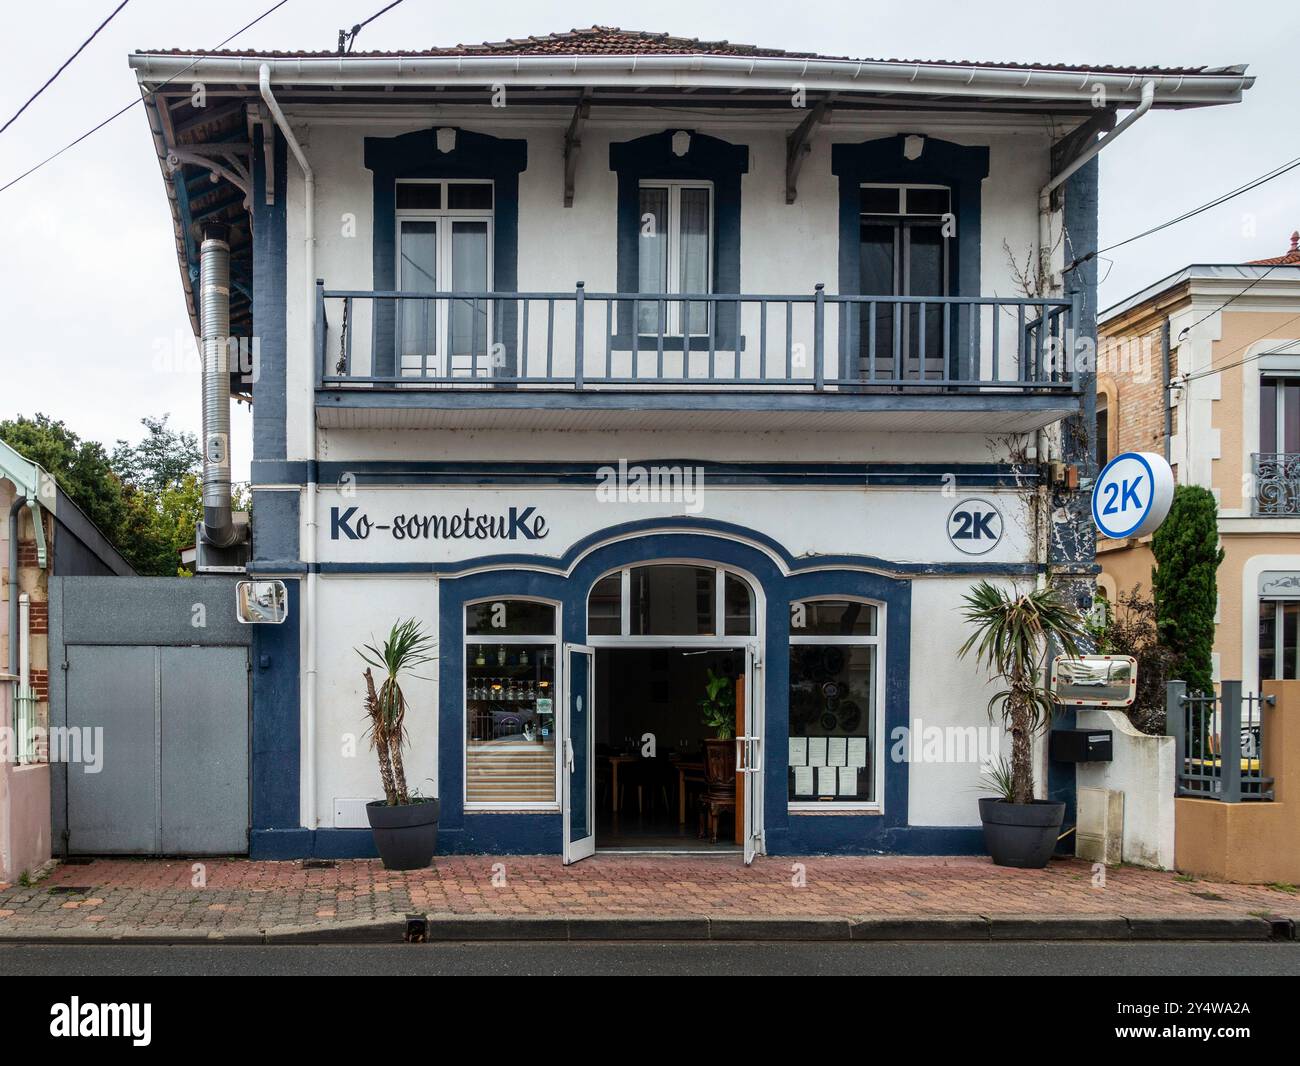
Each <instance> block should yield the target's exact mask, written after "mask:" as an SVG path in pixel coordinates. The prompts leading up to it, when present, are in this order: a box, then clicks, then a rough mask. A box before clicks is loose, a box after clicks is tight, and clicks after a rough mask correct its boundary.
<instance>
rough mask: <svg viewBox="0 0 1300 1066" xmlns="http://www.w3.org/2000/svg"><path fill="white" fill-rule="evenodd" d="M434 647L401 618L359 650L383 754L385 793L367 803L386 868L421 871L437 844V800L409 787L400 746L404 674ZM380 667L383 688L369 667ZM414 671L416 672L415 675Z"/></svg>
mask: <svg viewBox="0 0 1300 1066" xmlns="http://www.w3.org/2000/svg"><path fill="white" fill-rule="evenodd" d="M435 647H436V645H435V643H434V641H433V639H432V638H431V637H429V636H428V635H427V634H425V632H424V630H423V629H422V628H421V626H420V623H419V622H417V621H416V620H415V619H414V618H408V619H407V620H406V621H405V622H397V623H395V624H394V625H393V628H392V629H391V630H390V631H389V634H388V638H387V639H386V640H384V641H383V643H381V644H366V645H363V646H362V647H360V648H357V649H356V651H357V654H358V655H360V656H361V658H362V659H364V660H365V662H366V664H367V665H366V669H365V672H364V674H363V675H362V676H363V677H364V678H365V682H366V695H365V706H366V716H367V718H368V725H367V732H368V733H369V734H370V745H371V747H372V748H374V750H375V754H376V755H377V757H378V759H379V780H380V781H381V782H382V784H383V786H384V798H383V799H381V800H372V801H371V802H370V803H367V804H366V816H367V818H369V820H370V831H371V833H373V834H374V838H375V847H376V848H377V849H378V850H379V857H380V858H381V859H383V861H384V868H385V869H388V870H419V869H423V868H424V867H426V866H428V865H429V863H430V862H431V861H432V860H433V852H434V849H435V848H436V847H437V845H438V800H437V799H436V798H434V799H429V798H426V797H423V796H418V795H412V793H411V791H410V790H409V789H408V788H407V787H406V767H405V765H404V763H403V762H402V747H403V745H404V744H405V743H406V707H407V704H406V696H405V695H404V694H403V692H402V686H401V677H402V675H403V674H406V673H410V672H411V671H412V670H413V669H414V668H415V667H418V666H420V665H421V664H422V663H427V662H429V661H430V659H431V658H432V656H431V655H430V652H432V651H433V650H434V648H435ZM372 667H373V668H374V669H376V670H379V671H381V680H380V683H379V687H378V688H377V689H376V687H375V678H374V675H373V674H372V673H371V668H372ZM411 676H413V677H414V676H418V675H416V674H411Z"/></svg>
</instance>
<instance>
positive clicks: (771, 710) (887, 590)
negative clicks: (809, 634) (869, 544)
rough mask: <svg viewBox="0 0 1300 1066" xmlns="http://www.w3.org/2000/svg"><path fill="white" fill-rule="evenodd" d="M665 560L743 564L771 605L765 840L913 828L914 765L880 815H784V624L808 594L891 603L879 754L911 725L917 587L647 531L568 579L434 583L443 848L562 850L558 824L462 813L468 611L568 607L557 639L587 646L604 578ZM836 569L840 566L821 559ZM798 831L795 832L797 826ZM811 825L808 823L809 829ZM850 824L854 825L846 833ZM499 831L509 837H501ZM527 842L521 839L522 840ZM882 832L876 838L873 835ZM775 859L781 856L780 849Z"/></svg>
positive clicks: (827, 840) (510, 573) (847, 842)
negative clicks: (592, 596) (517, 602)
mask: <svg viewBox="0 0 1300 1066" xmlns="http://www.w3.org/2000/svg"><path fill="white" fill-rule="evenodd" d="M660 558H694V559H702V560H706V561H709V562H715V563H718V564H721V565H726V566H733V567H737V568H739V569H741V570H744V571H746V572H748V573H750V574H752V575H753V577H754V579H755V580H756V581H757V582H758V583H759V584H760V585H761V586H762V588H763V592H764V596H765V598H766V601H767V603H766V609H767V614H766V619H765V625H766V634H767V645H766V648H765V649H764V653H763V657H764V662H765V669H764V671H763V679H764V681H763V683H764V686H765V688H764V697H765V709H766V717H765V726H766V734H765V736H766V739H765V745H766V749H767V763H766V767H767V769H766V773H767V777H766V779H765V788H766V799H765V804H764V815H765V818H766V824H767V829H768V832H769V833H771V834H774V837H773V839H775V840H777V841H778V842H780V845H781V847H782V848H785V847H786V846H787V843H786V842H789V841H791V840H793V841H797V842H798V843H797V846H798V847H800V848H801V849H802V850H803V851H805V852H809V851H812V852H817V851H829V850H837V849H856V850H860V851H868V850H872V849H873V844H872V841H873V840H876V839H878V834H879V833H882V832H884V831H886V830H893V829H899V828H902V827H904V826H906V825H907V804H908V792H907V788H908V766H907V764H906V763H905V762H904V763H886V765H885V796H884V799H885V813H884V814H883V815H876V816H873V817H871V818H870V819H869V823H870V824H868V821H864V820H862V819H858V818H855V817H852V816H848V817H843V818H841V817H831V816H818V817H804V816H799V815H795V816H791V815H790V814H789V812H788V801H787V793H788V784H787V780H788V767H787V754H786V753H787V752H788V750H789V743H788V741H789V698H788V690H789V636H790V634H789V619H790V601H791V600H792V599H799V598H802V597H805V596H815V595H826V594H839V595H853V596H862V597H866V598H869V599H872V600H877V601H879V602H882V603H884V604H885V606H886V651H885V655H886V662H885V664H884V667H885V669H886V671H887V673H886V677H887V679H888V680H887V683H886V689H885V715H884V719H885V722H884V731H883V733H882V735H881V737H879V738H878V739H877V749H878V752H879V751H886V750H888V745H887V743H886V741H887V738H888V737H889V736H890V735H891V733H892V732H893V730H894V729H896V728H898V727H899V726H904V725H906V724H907V722H908V717H909V713H908V701H909V692H910V676H911V675H910V671H911V598H912V588H911V583H910V582H909V581H906V580H902V579H899V578H893V577H885V576H882V575H879V574H870V573H863V572H861V571H851V570H840V569H824V570H818V571H815V572H811V573H807V574H799V575H794V576H791V577H787V576H785V575H784V574H783V573H782V572H781V570H780V568H779V567H778V566H777V565H776V564H775V563H774V562H773V560H772V559H771V558H770V557H769V556H768V555H766V554H765V553H764V552H762V551H760V550H758V549H757V548H755V547H752V546H751V545H748V544H742V543H738V542H736V541H734V540H724V539H720V538H718V537H712V536H702V535H700V534H697V533H670V532H660V533H652V532H647V533H646V535H645V536H641V537H637V538H633V539H629V540H621V541H618V542H616V543H614V544H607V545H603V546H601V547H598V548H595V549H594V550H591V551H589V552H587V553H586V554H584V555H583V556H582V558H581V559H580V561H578V563H577V565H576V566H575V567H574V569H573V572H572V573H571V574H570V575H568V576H563V575H560V574H545V573H537V572H533V571H527V570H511V569H500V570H493V571H488V572H484V573H478V574H472V575H469V576H466V577H462V578H455V579H446V580H443V581H442V582H440V583H439V629H440V641H441V646H442V647H443V648H444V649H447V651H445V652H444V654H443V656H442V658H441V670H440V676H439V690H438V701H439V718H440V731H439V744H438V781H439V793H440V795H439V799H440V800H441V803H442V814H441V820H440V826H439V850H443V849H444V843H443V837H444V835H445V837H446V845H445V847H446V848H448V849H451V848H453V847H454V848H455V849H456V850H463V851H466V852H489V853H490V852H492V851H494V850H498V849H499V847H501V846H503V845H501V844H496V843H495V842H496V841H501V840H505V841H507V842H508V845H509V846H508V850H513V851H525V852H539V851H547V852H558V851H559V850H560V839H559V831H558V829H559V825H560V818H559V815H553V816H549V817H548V816H546V815H523V814H501V815H495V814H490V813H483V814H479V813H469V814H467V813H466V812H465V810H464V772H463V762H464V749H465V741H464V729H465V724H464V701H463V700H462V699H461V693H462V692H463V689H464V677H465V664H464V651H463V648H464V635H463V627H464V605H465V603H467V602H470V601H472V600H478V599H483V598H488V597H495V596H501V597H507V596H532V597H538V598H542V599H547V600H552V601H555V602H558V603H559V604H560V605H561V607H562V612H563V621H562V634H561V636H562V639H563V640H564V641H567V642H570V643H582V642H583V641H584V640H585V639H586V635H587V629H586V626H587V612H586V604H587V594H588V592H589V591H590V589H591V586H592V585H593V584H594V583H595V581H596V579H597V578H599V577H600V576H601V575H602V574H604V573H606V572H607V571H609V570H611V569H614V568H617V567H620V566H626V565H629V564H635V563H638V562H650V561H653V560H655V559H660ZM821 565H823V566H830V567H834V566H835V563H833V562H827V561H826V560H822V561H821ZM796 820H799V823H800V824H799V825H798V826H797V827H794V828H793V829H792V825H791V824H792V823H794V822H795V821H796ZM805 823H806V824H805ZM845 823H851V824H849V825H846V824H845ZM498 825H499V826H500V827H502V828H498ZM519 832H522V833H524V834H526V835H525V836H524V837H522V838H517V837H516V833H519ZM873 834H877V835H873ZM776 853H781V852H780V851H778V852H776Z"/></svg>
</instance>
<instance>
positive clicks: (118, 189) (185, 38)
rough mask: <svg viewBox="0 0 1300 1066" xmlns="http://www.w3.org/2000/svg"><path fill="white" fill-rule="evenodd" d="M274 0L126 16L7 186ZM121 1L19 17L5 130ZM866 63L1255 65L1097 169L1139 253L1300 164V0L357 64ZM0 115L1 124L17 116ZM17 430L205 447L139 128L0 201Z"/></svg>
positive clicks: (1194, 255)
mask: <svg viewBox="0 0 1300 1066" xmlns="http://www.w3.org/2000/svg"><path fill="white" fill-rule="evenodd" d="M386 2H387V0H289V3H287V4H286V5H285V6H284V7H282V8H281V9H280V10H279V11H277V12H276V13H275V14H274V15H272V16H270V17H269V18H267V19H266V20H265V21H264V22H262V23H260V24H259V25H258V26H256V27H254V29H252V30H250V31H249V32H248V33H247V34H245V35H244V36H242V37H240V38H239V39H238V40H236V41H235V42H233V44H232V45H231V47H254V48H295V49H299V48H301V49H331V48H333V47H334V46H335V44H336V40H337V34H338V29H339V27H341V26H351V25H353V24H354V23H356V22H359V21H361V20H362V19H364V18H366V17H368V16H370V15H371V14H373V13H374V12H375V11H377V10H379V9H380V8H382V7H383V6H385V3H386ZM270 4H271V0H224V2H222V3H214V4H187V3H178V2H177V0H130V3H129V4H128V6H127V7H126V9H125V10H124V11H123V12H122V13H121V14H120V15H118V16H117V18H116V19H115V20H114V21H113V22H112V24H111V25H110V26H109V27H108V28H107V29H106V30H105V31H104V32H103V33H101V34H100V36H99V37H98V38H96V40H95V41H94V42H92V43H91V45H90V46H89V47H88V48H87V49H86V51H85V52H83V53H82V54H81V56H80V57H79V58H78V59H77V60H76V61H75V62H74V63H73V64H72V65H71V66H70V67H69V68H68V69H67V70H66V71H65V72H64V73H63V75H62V76H61V77H60V78H59V80H58V81H56V82H55V83H54V85H53V86H51V87H50V89H48V90H47V91H46V92H45V94H44V95H43V96H42V97H41V98H40V99H39V100H38V101H37V102H36V103H35V104H33V105H32V106H31V107H30V108H29V109H28V110H27V112H26V113H24V114H23V116H22V117H21V118H19V119H18V121H17V122H15V123H14V125H13V126H12V127H10V128H9V130H7V131H6V132H5V133H4V134H0V185H2V184H4V183H6V182H7V181H9V180H10V178H12V177H14V176H16V175H17V174H19V173H21V172H22V171H23V170H26V169H27V168H28V167H29V166H30V165H32V164H33V163H35V162H38V161H39V160H40V159H42V158H44V157H45V156H46V155H48V154H49V153H50V152H52V151H55V150H57V149H58V148H60V147H62V146H63V145H64V144H65V143H67V141H69V140H71V139H72V138H73V137H75V136H77V135H79V134H81V133H83V132H84V131H85V130H86V129H88V128H89V127H90V126H92V125H94V124H95V123H97V122H99V121H100V120H101V119H103V118H105V117H106V116H107V115H108V114H110V113H111V112H113V111H115V110H116V109H117V108H118V107H121V106H122V105H123V104H126V103H127V102H129V101H130V100H132V99H133V98H138V94H137V92H136V90H135V88H134V79H133V78H132V76H131V74H130V72H129V71H128V69H127V66H126V57H127V54H128V53H129V52H130V51H132V50H135V49H137V48H164V47H187V48H196V47H203V48H209V47H212V46H214V45H215V44H216V43H217V42H218V41H220V40H221V39H222V38H224V37H226V36H228V35H229V34H230V33H232V32H234V30H236V29H238V28H239V27H240V26H242V25H243V24H244V23H246V22H248V21H249V20H251V19H252V18H253V17H255V16H256V15H257V14H259V13H260V12H262V11H263V10H265V9H266V8H267V7H269V6H270ZM115 6H116V0H41V2H39V3H30V4H16V3H15V4H9V5H6V31H7V32H6V48H5V64H4V70H3V73H2V74H0V112H3V117H4V118H6V119H7V118H8V117H9V115H11V114H12V113H13V111H14V110H15V109H16V108H17V107H18V106H19V105H20V104H21V103H22V101H23V100H25V99H26V98H27V97H28V96H29V95H30V94H31V93H32V92H33V91H34V90H35V89H36V88H37V87H38V86H39V85H40V84H41V83H42V82H43V81H44V80H45V79H46V78H47V77H48V76H49V75H50V74H51V73H52V72H53V71H54V70H55V68H57V66H58V65H59V63H61V62H62V61H63V60H64V59H65V58H67V56H68V55H70V54H71V53H72V52H73V51H74V50H75V49H76V47H77V45H78V44H80V43H81V41H82V40H84V38H85V36H86V35H87V34H88V33H89V32H90V31H91V30H92V29H93V28H94V26H95V25H97V24H98V23H99V22H100V21H101V20H102V19H103V18H104V16H105V15H107V14H108V12H109V11H111V10H112V9H113V7H115ZM594 23H600V24H602V25H614V26H622V27H623V28H625V29H642V30H653V31H667V32H671V33H674V34H678V35H682V36H691V37H704V38H708V39H718V38H722V39H727V40H731V41H738V42H745V43H748V44H756V45H763V46H768V47H778V48H786V49H791V50H796V51H810V52H822V53H827V54H831V55H852V56H856V57H868V58H907V59H913V58H915V59H968V60H988V61H992V60H1004V61H1005V60H1016V61H1031V60H1032V61H1040V62H1064V63H1079V64H1101V63H1112V64H1144V65H1145V64H1162V65H1166V66H1184V65H1197V64H1211V65H1226V64H1230V63H1249V64H1250V71H1251V73H1252V74H1254V75H1256V76H1257V77H1258V79H1259V80H1258V82H1257V83H1256V86H1255V88H1254V89H1253V90H1251V91H1250V92H1249V93H1247V94H1246V99H1245V102H1244V103H1242V104H1239V105H1236V106H1233V107H1221V108H1210V109H1204V110H1199V111H1185V112H1155V113H1152V114H1151V115H1149V116H1148V117H1147V118H1145V119H1143V120H1142V122H1141V123H1139V124H1138V125H1137V126H1135V127H1134V128H1133V130H1132V131H1131V132H1130V133H1128V134H1126V135H1125V137H1123V138H1122V139H1121V140H1120V141H1118V142H1117V143H1116V144H1115V145H1114V146H1113V147H1112V148H1109V149H1107V151H1106V152H1104V153H1103V155H1102V157H1101V158H1102V163H1101V173H1102V182H1101V238H1102V243H1103V245H1105V244H1109V243H1111V242H1114V241H1117V240H1121V239H1123V238H1124V237H1127V236H1129V235H1131V234H1133V233H1136V232H1138V231H1140V230H1142V229H1145V228H1147V227H1148V226H1150V225H1153V224H1156V223H1158V222H1161V221H1164V220H1165V219H1167V218H1169V217H1172V216H1173V215H1175V214H1177V213H1178V212H1180V211H1182V210H1184V209H1187V208H1190V207H1194V206H1196V205H1197V204H1200V203H1203V202H1204V201H1206V200H1209V199H1211V198H1213V197H1214V196H1216V195H1218V194H1220V193H1222V192H1225V191H1227V190H1228V189H1230V188H1234V187H1235V186H1237V185H1240V184H1241V183H1243V182H1244V181H1246V180H1248V179H1249V178H1251V177H1254V176H1255V175H1257V174H1261V173H1263V172H1264V171H1266V170H1269V169H1271V168H1273V167H1275V166H1276V165H1277V164H1279V163H1281V162H1284V161H1285V160H1287V159H1289V158H1291V157H1293V156H1294V155H1295V154H1296V153H1297V147H1296V146H1297V143H1300V141H1298V140H1297V138H1296V136H1295V134H1296V131H1297V129H1300V76H1298V61H1300V56H1298V55H1297V42H1300V4H1296V3H1295V2H1294V0H1236V2H1234V3H1232V4H1223V3H1222V2H1221V0H1213V2H1207V0H1143V2H1141V3H1135V2H1133V0H1119V2H1113V0H1089V2H1087V3H1077V2H1075V3H1068V4H1067V3H1053V2H1049V0H1040V2H1038V3H1035V4H1028V3H1025V2H1023V0H1020V2H1015V3H1009V2H1004V0H980V2H978V3H972V2H970V0H960V2H952V0H909V2H908V3H905V4H900V3H897V2H896V0H847V2H840V0H820V2H818V3H816V4H808V3H791V2H789V0H782V2H779V3H777V2H766V0H748V2H747V3H744V4H714V5H708V4H701V3H700V2H699V0H690V2H678V0H659V2H657V3H652V4H636V5H633V4H630V3H626V2H624V3H612V2H606V3H578V2H569V3H550V2H544V0H528V2H519V0H515V2H495V3H493V2H484V3H476V4H471V5H469V6H467V7H466V8H464V9H462V8H461V7H460V6H459V5H457V4H447V3H435V2H434V0H405V2H404V3H403V4H402V5H401V6H400V7H398V8H396V9H395V10H393V11H391V12H389V13H387V14H386V15H384V16H383V17H382V18H381V19H379V20H378V21H376V22H375V23H373V24H372V25H370V26H368V27H366V29H365V30H363V31H362V34H361V36H360V37H359V39H358V42H357V48H358V50H365V49H400V48H422V47H426V46H430V45H435V44H437V45H442V44H454V43H457V42H478V41H484V40H489V41H494V40H501V39H502V38H505V37H520V36H525V35H527V34H544V33H550V32H555V31H561V30H567V29H570V28H572V27H575V26H590V25H592V24H594ZM0 121H2V120H0ZM0 212H3V217H4V219H5V221H6V233H5V239H4V242H3V246H2V248H3V250H2V251H0V337H2V338H3V340H2V341H0V369H2V370H3V372H2V373H0V418H8V417H11V416H13V415H15V414H20V413H21V414H29V415H30V414H33V413H35V412H36V411H44V412H46V413H47V414H49V415H52V416H54V417H56V418H61V419H63V420H64V421H66V422H67V423H68V424H69V425H70V426H71V427H72V428H73V429H75V430H76V431H77V432H78V433H80V434H81V435H82V436H83V437H88V438H91V439H98V440H102V441H104V442H105V443H106V444H108V445H110V446H111V444H112V442H113V441H115V440H117V439H118V438H127V439H130V440H135V439H138V437H139V435H140V432H141V427H140V419H141V418H142V417H143V416H145V415H160V414H163V413H168V412H170V414H171V415H172V423H173V424H174V425H176V426H179V427H183V428H188V429H193V430H197V429H198V426H199V394H198V384H197V376H196V375H194V374H192V373H185V372H173V373H159V372H158V371H157V370H156V366H157V365H158V362H159V356H160V355H162V356H166V354H167V353H168V352H169V351H170V350H171V349H172V348H173V347H174V346H175V344H176V343H177V339H179V338H184V337H185V336H186V335H187V334H188V332H189V324H188V319H187V317H186V315H185V309H184V304H183V301H182V297H181V287H180V280H179V276H178V272H177V264H176V254H175V248H174V243H173V237H172V228H171V219H170V215H169V213H168V210H167V201H166V198H165V196H164V193H163V187H162V179H161V177H160V174H159V170H158V164H157V162H156V159H155V156H154V151H153V145H152V142H151V140H150V137H149V133H148V127H147V124H146V121H145V117H144V113H143V110H142V109H141V108H140V107H139V106H136V107H134V108H133V109H132V110H130V111H128V112H127V113H126V114H125V115H123V116H122V117H121V118H119V119H118V120H117V121H116V122H114V123H112V124H111V125H110V126H108V127H107V128H105V129H104V130H101V131H100V132H99V133H96V134H95V135H94V136H93V137H91V138H89V139H88V140H86V141H84V142H82V143H81V144H80V145H78V146H77V147H75V148H73V149H71V150H69V151H68V152H66V153H64V155H62V156H61V157H60V158H59V159H57V160H55V161H54V162H53V163H51V164H49V165H48V166H46V167H45V168H44V169H42V170H41V171H39V172H38V173H36V174H34V175H32V176H31V177H29V178H27V179H25V180H24V181H23V182H21V183H20V184H18V185H16V186H14V187H13V188H11V189H9V190H8V191H7V192H4V193H0ZM1297 227H1300V170H1296V171H1293V172H1291V173H1290V174H1288V175H1286V176H1284V177H1282V178H1279V179H1277V180H1276V181H1273V182H1271V183H1269V184H1267V185H1265V186H1263V187H1262V188H1260V189H1258V190H1256V191H1254V192H1252V193H1249V194H1247V195H1246V196H1243V197H1241V198H1239V199H1237V200H1235V201H1233V202H1232V203H1230V204H1227V205H1225V206H1223V207H1220V208H1216V209H1215V210H1213V211H1211V212H1208V213H1206V214H1204V215H1201V216H1199V217H1197V218H1196V219H1194V220H1192V221H1190V222H1186V223H1183V224H1181V225H1179V226H1176V227H1173V228H1171V229H1169V230H1166V231H1164V232H1162V233H1160V234H1158V235H1156V236H1153V237H1149V238H1146V239H1145V240H1142V241H1139V242H1137V243H1135V244H1131V245H1129V246H1127V247H1126V248H1124V249H1121V250H1120V251H1118V252H1115V253H1114V254H1113V256H1112V257H1111V261H1109V262H1103V263H1102V267H1101V273H1102V276H1103V277H1104V279H1105V280H1104V282H1103V284H1102V292H1101V305H1102V306H1103V307H1105V306H1107V305H1108V304H1110V303H1114V302H1116V301H1117V300H1119V299H1121V298H1123V297H1124V296H1125V295H1127V294H1128V293H1130V292H1132V291H1134V290H1135V289H1138V288H1141V287H1143V286H1145V285H1146V284H1148V283H1150V282H1152V281H1155V280H1157V279H1159V278H1161V277H1163V276H1165V275H1166V274H1169V273H1171V272H1173V271H1175V270H1177V269H1178V268H1180V267H1182V266H1184V265H1186V264H1187V263H1189V262H1238V261H1242V260H1246V259H1258V258H1262V257H1264V256H1269V255H1278V254H1281V252H1283V251H1284V250H1285V248H1286V246H1287V236H1288V234H1290V232H1291V231H1292V230H1293V229H1296V228H1297ZM250 423H251V420H250V418H249V416H248V410H247V408H246V407H240V408H239V410H238V411H237V413H236V416H235V425H234V428H235V433H236V437H235V441H234V442H233V443H234V448H233V451H234V456H233V458H234V470H235V476H236V477H246V476H247V469H248V459H249V455H248V452H249V446H250V445H249V426H250Z"/></svg>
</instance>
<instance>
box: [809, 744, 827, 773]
mask: <svg viewBox="0 0 1300 1066" xmlns="http://www.w3.org/2000/svg"><path fill="white" fill-rule="evenodd" d="M808 765H809V766H825V765H826V738H825V737H809V738H808Z"/></svg>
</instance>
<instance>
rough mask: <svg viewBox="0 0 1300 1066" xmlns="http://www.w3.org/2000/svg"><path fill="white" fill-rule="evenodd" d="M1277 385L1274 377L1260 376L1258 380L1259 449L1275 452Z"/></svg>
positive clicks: (1276, 448) (1277, 449)
mask: <svg viewBox="0 0 1300 1066" xmlns="http://www.w3.org/2000/svg"><path fill="white" fill-rule="evenodd" d="M1277 387H1278V381H1277V379H1276V378H1261V379H1260V382H1259V450H1260V451H1261V452H1276V451H1279V450H1280V449H1279V448H1278V446H1277Z"/></svg>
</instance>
